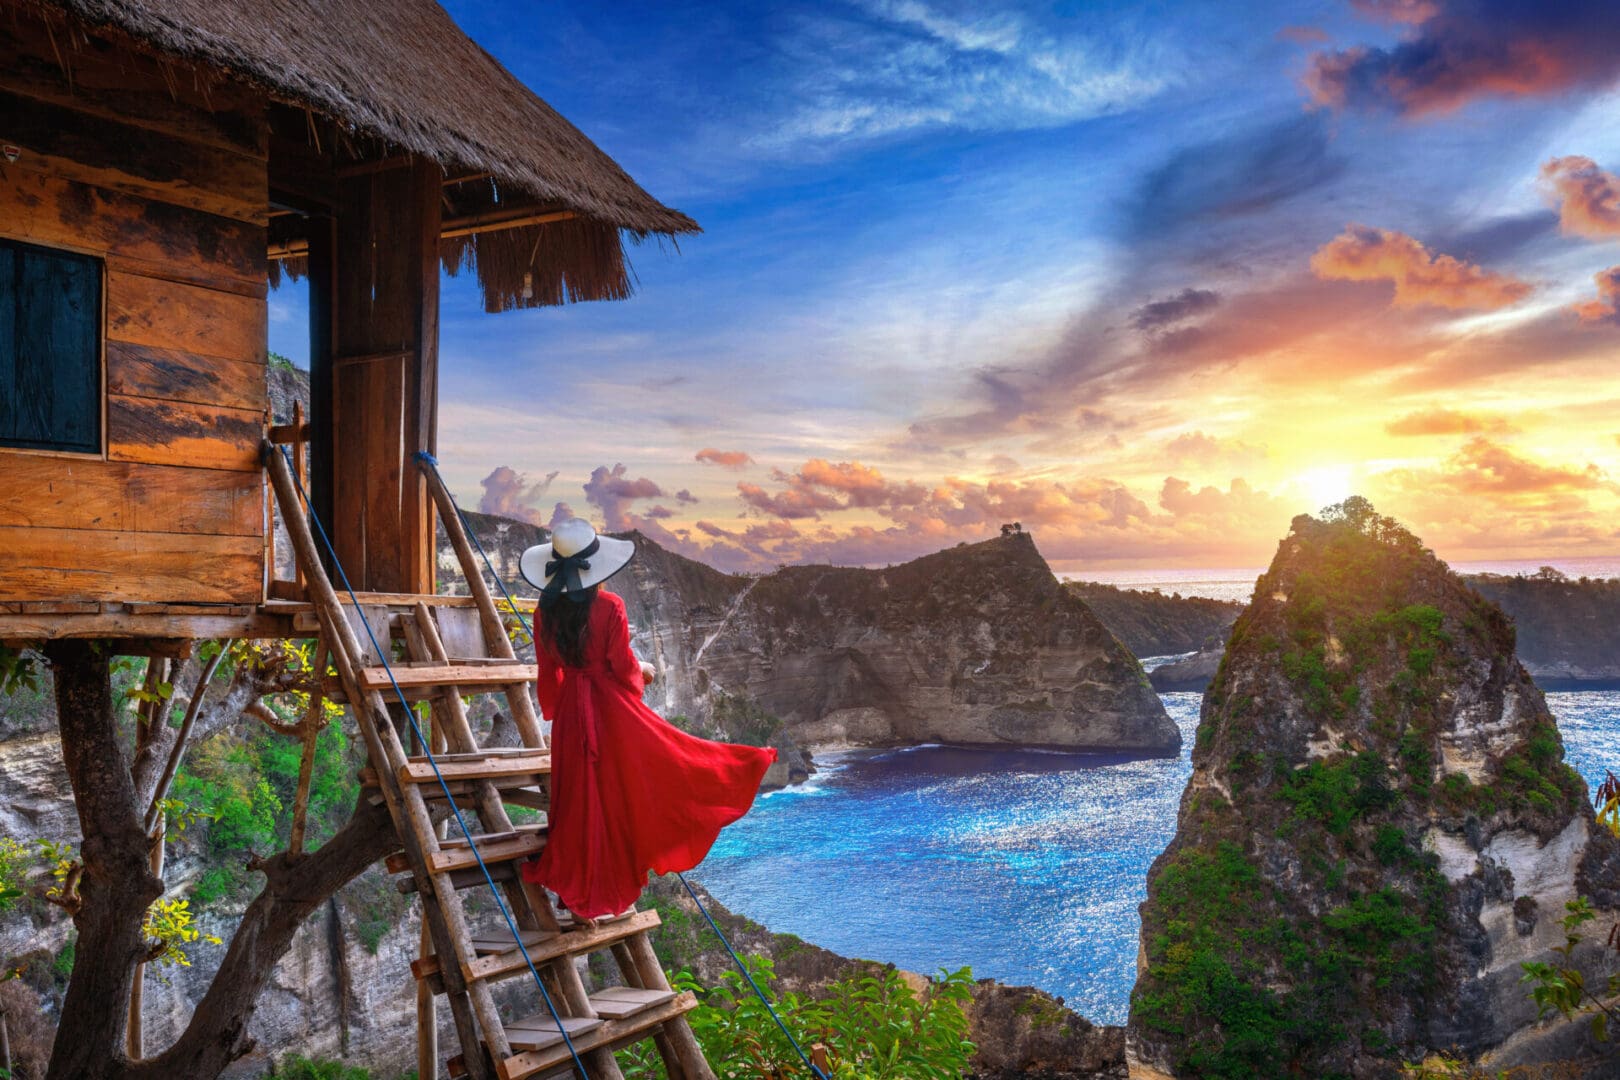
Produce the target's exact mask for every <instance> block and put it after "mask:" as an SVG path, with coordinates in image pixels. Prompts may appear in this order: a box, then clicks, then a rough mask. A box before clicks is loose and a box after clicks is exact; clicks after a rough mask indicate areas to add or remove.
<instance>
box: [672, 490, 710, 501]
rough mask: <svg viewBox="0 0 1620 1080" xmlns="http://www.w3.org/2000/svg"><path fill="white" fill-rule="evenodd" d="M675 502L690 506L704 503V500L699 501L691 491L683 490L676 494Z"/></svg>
mask: <svg viewBox="0 0 1620 1080" xmlns="http://www.w3.org/2000/svg"><path fill="white" fill-rule="evenodd" d="M675 501H676V502H678V503H688V504H690V503H696V502H702V501H703V500H701V499H699V498H698V497H697V496H696V495H694V494H692V493H691V492H690V491H688V490H686V489H685V488H681V490H679V491H677V492H676V493H675Z"/></svg>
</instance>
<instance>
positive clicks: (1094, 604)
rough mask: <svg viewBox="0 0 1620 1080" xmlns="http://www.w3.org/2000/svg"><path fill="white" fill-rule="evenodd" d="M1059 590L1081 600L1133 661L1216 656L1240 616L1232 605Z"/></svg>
mask: <svg viewBox="0 0 1620 1080" xmlns="http://www.w3.org/2000/svg"><path fill="white" fill-rule="evenodd" d="M1064 587H1065V588H1067V589H1068V590H1069V591H1070V592H1071V593H1073V594H1074V595H1076V596H1078V597H1079V598H1080V599H1082V600H1084V601H1085V602H1086V606H1087V607H1089V608H1090V609H1091V613H1092V614H1093V615H1095V616H1097V618H1099V619H1101V620H1102V624H1103V625H1104V626H1106V627H1108V629H1109V630H1112V631H1113V633H1114V636H1115V637H1117V638H1119V640H1120V641H1122V642H1124V643H1125V647H1126V648H1127V649H1129V650H1131V652H1132V653H1133V654H1134V655H1136V656H1179V655H1181V654H1182V653H1190V652H1196V651H1198V650H1200V649H1207V648H1209V647H1211V646H1213V647H1215V648H1216V649H1217V650H1218V649H1219V648H1220V646H1221V644H1222V643H1224V642H1225V641H1226V634H1227V631H1229V630H1231V629H1232V624H1233V623H1234V622H1236V621H1237V617H1238V615H1239V614H1241V613H1242V611H1243V605H1242V604H1239V603H1237V602H1235V601H1230V600H1211V599H1208V598H1207V597H1202V596H1181V595H1180V594H1171V595H1168V596H1167V595H1165V594H1164V593H1162V592H1159V591H1157V590H1151V591H1150V590H1145V589H1121V588H1118V587H1117V586H1114V585H1104V584H1102V583H1101V582H1097V581H1069V582H1065V583H1064Z"/></svg>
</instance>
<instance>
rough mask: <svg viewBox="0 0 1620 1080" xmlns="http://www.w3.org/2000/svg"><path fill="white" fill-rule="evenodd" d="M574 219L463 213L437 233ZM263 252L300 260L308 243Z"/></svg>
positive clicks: (566, 214) (447, 236) (449, 235)
mask: <svg viewBox="0 0 1620 1080" xmlns="http://www.w3.org/2000/svg"><path fill="white" fill-rule="evenodd" d="M577 217H579V215H578V214H576V213H575V212H574V211H572V210H544V211H537V210H534V209H533V208H530V209H525V210H521V211H512V212H511V213H510V214H509V215H505V216H503V215H500V214H497V213H496V212H493V211H489V212H485V213H482V214H464V215H462V216H460V217H453V218H445V219H444V224H443V227H442V228H440V230H439V239H441V240H452V239H455V238H456V237H460V236H472V235H473V234H474V233H486V232H500V231H501V230H502V229H522V228H526V227H528V226H530V225H549V224H551V223H552V222H556V221H572V220H574V219H575V218H577ZM266 253H267V257H268V258H270V259H272V260H279V259H297V258H302V257H303V256H305V255H308V254H309V241H307V240H289V241H287V242H286V243H283V244H271V245H270V246H269V248H268V249H267V252H266Z"/></svg>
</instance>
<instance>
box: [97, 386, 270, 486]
mask: <svg viewBox="0 0 1620 1080" xmlns="http://www.w3.org/2000/svg"><path fill="white" fill-rule="evenodd" d="M263 436H264V414H263V413H260V412H254V411H252V410H250V409H226V408H220V407H217V406H213V405H194V404H191V403H190V402H182V401H160V400H158V399H155V398H138V397H125V396H123V395H122V394H108V395H107V457H108V458H109V459H110V460H113V461H144V462H147V463H149V464H153V465H183V466H191V467H194V468H203V469H231V470H237V471H242V472H255V473H256V472H258V471H259V440H260V439H262V438H263Z"/></svg>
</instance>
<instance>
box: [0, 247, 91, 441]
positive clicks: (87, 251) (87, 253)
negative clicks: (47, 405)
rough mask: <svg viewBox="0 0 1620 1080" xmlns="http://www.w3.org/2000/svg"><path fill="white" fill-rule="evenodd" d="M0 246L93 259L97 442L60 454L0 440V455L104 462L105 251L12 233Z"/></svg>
mask: <svg viewBox="0 0 1620 1080" xmlns="http://www.w3.org/2000/svg"><path fill="white" fill-rule="evenodd" d="M0 243H3V244H14V245H17V246H19V247H25V248H34V249H35V250H37V251H45V252H52V253H61V254H65V255H78V256H82V257H84V258H88V259H94V260H95V263H96V290H97V299H98V304H97V307H96V379H95V385H96V394H97V397H98V398H99V400H98V401H97V403H96V411H97V416H98V417H99V421H98V436H99V437H98V440H97V446H96V448H95V449H94V450H61V449H54V448H48V447H39V446H12V445H10V444H8V443H6V442H5V441H3V439H0V454H28V455H31V456H34V457H59V458H71V459H73V460H75V461H107V460H109V458H108V447H109V441H108V437H107V404H108V402H107V398H108V388H107V280H108V268H107V259H108V253H107V252H106V251H100V250H96V249H94V248H86V247H79V246H77V245H75V244H61V243H52V244H42V243H40V242H39V240H38V239H37V238H36V237H32V236H20V235H17V234H15V233H9V232H5V231H0Z"/></svg>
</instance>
